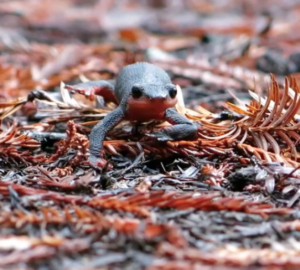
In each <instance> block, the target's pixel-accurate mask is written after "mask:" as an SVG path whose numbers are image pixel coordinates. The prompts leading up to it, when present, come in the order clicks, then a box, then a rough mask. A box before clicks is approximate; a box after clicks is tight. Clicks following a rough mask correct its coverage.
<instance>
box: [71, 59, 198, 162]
mask: <svg viewBox="0 0 300 270" xmlns="http://www.w3.org/2000/svg"><path fill="white" fill-rule="evenodd" d="M67 88H68V89H73V90H82V91H91V90H93V91H94V93H95V94H98V95H102V96H104V99H105V100H106V101H113V102H115V103H117V104H118V107H117V108H116V109H115V110H113V111H111V112H110V113H108V114H107V115H106V116H105V117H104V119H103V120H102V121H100V122H99V123H98V124H97V125H95V126H94V128H93V129H92V131H91V134H90V158H89V162H90V164H91V165H92V166H93V167H95V168H97V167H98V166H99V163H98V160H99V158H100V153H101V149H102V144H103V140H104V139H105V136H106V134H107V132H108V131H109V130H111V129H112V128H113V127H114V126H116V125H117V124H118V123H119V122H120V121H122V120H123V119H128V120H130V121H136V120H137V121H140V120H138V119H135V115H137V114H138V113H136V112H135V111H134V114H131V115H130V106H129V105H128V104H129V100H133V101H139V100H146V102H147V103H148V102H152V101H158V102H165V101H171V102H172V99H173V100H174V102H176V93H177V90H176V87H175V85H174V84H172V82H171V79H170V77H169V75H168V74H167V73H166V72H165V71H164V70H163V69H161V68H159V67H157V66H154V65H152V64H149V63H135V64H132V65H128V66H126V67H124V68H123V69H122V70H121V72H120V73H119V76H118V77H117V80H116V83H115V86H114V85H113V84H111V83H110V82H108V81H92V82H87V83H81V84H79V85H73V86H67ZM131 104H132V103H131ZM153 104H155V106H154V108H153V110H152V108H151V109H149V108H150V107H151V104H146V105H147V106H148V105H149V106H150V107H149V106H148V109H147V110H149V117H150V118H151V119H145V120H147V121H149V120H165V121H168V122H170V123H171V124H173V126H171V127H167V128H164V129H161V130H160V131H158V132H156V133H153V134H147V135H148V136H150V137H155V138H157V140H159V141H176V140H184V139H195V138H196V136H197V129H198V125H197V124H196V123H194V122H192V121H191V120H189V119H187V118H186V117H184V116H182V115H180V114H179V113H178V112H177V111H176V110H175V108H174V107H173V106H172V107H169V108H168V106H166V108H165V107H162V106H158V105H157V103H153ZM159 104H161V103H159ZM160 108H163V109H162V110H163V111H161V113H160V114H159V116H158V114H157V115H156V113H152V114H151V112H150V111H154V112H159V111H160ZM141 113H142V112H141ZM146 115H148V114H147V112H146Z"/></svg>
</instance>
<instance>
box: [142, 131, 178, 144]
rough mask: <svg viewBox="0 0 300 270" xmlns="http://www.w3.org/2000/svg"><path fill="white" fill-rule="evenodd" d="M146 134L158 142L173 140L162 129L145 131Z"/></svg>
mask: <svg viewBox="0 0 300 270" xmlns="http://www.w3.org/2000/svg"><path fill="white" fill-rule="evenodd" d="M146 136H148V137H151V138H156V139H157V140H158V141H159V142H167V141H174V139H173V138H172V137H170V136H169V135H168V134H167V133H166V132H165V131H164V129H162V130H159V131H157V132H155V133H147V134H146Z"/></svg>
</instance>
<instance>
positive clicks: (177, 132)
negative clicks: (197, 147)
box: [146, 123, 199, 142]
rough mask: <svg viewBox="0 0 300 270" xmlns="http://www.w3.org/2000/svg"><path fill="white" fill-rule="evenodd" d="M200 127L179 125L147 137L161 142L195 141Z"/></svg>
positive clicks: (195, 124) (196, 125) (194, 124)
mask: <svg viewBox="0 0 300 270" xmlns="http://www.w3.org/2000/svg"><path fill="white" fill-rule="evenodd" d="M198 126H199V125H198V124H197V123H193V124H178V125H174V126H171V127H167V128H163V129H161V130H159V131H157V132H155V133H151V134H146V135H147V136H148V137H152V138H156V139H157V140H158V141H160V142H166V141H180V140H194V139H196V138H197V131H198Z"/></svg>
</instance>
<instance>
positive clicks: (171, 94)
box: [169, 85, 177, 98]
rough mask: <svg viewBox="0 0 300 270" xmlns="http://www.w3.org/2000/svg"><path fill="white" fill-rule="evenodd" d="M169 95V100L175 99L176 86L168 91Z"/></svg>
mask: <svg viewBox="0 0 300 270" xmlns="http://www.w3.org/2000/svg"><path fill="white" fill-rule="evenodd" d="M169 95H170V97H171V98H175V97H176V95H177V89H176V86H175V85H173V87H172V88H171V89H170V90H169Z"/></svg>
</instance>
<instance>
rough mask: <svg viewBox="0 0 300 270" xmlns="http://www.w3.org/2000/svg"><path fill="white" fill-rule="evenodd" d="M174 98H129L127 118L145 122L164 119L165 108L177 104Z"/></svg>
mask: <svg viewBox="0 0 300 270" xmlns="http://www.w3.org/2000/svg"><path fill="white" fill-rule="evenodd" d="M176 102H177V100H176V98H174V99H147V98H140V99H133V98H129V99H128V102H127V110H126V115H125V118H126V120H130V121H138V122H145V121H150V120H163V119H164V114H165V110H166V109H168V108H171V107H173V106H175V104H176Z"/></svg>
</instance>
